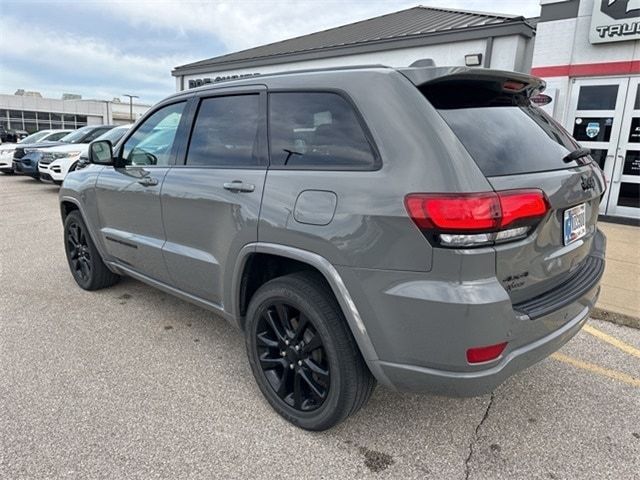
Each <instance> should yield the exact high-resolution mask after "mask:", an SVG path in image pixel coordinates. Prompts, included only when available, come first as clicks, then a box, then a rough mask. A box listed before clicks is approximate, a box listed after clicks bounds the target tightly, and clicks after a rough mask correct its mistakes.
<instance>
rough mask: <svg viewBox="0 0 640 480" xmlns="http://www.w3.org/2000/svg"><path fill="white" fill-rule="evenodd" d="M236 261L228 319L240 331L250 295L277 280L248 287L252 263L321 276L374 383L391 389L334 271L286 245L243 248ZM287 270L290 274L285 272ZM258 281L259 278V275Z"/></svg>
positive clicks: (321, 259) (319, 258)
mask: <svg viewBox="0 0 640 480" xmlns="http://www.w3.org/2000/svg"><path fill="white" fill-rule="evenodd" d="M257 255H261V256H257ZM268 259H270V260H268ZM237 260H238V261H237V263H236V266H235V268H236V271H235V274H234V277H233V282H232V285H233V287H232V289H231V294H230V297H227V300H228V302H230V303H229V304H233V309H232V311H231V316H232V317H233V318H234V319H235V322H236V324H237V325H238V326H239V327H240V328H241V329H242V330H244V328H245V322H246V318H245V314H246V308H247V306H248V305H249V302H250V301H251V296H252V293H255V291H256V290H257V289H258V288H260V286H261V285H263V284H264V283H265V282H267V281H269V280H271V279H273V278H277V276H273V277H262V279H263V280H264V281H259V282H257V284H251V283H250V282H251V279H252V277H251V274H252V273H253V274H255V272H256V270H254V268H255V267H257V266H260V264H259V263H255V262H256V261H262V262H264V261H275V262H282V263H283V264H284V265H286V267H284V266H283V267H279V268H282V270H281V271H284V272H285V273H283V275H287V274H291V273H295V272H300V271H309V272H311V273H315V274H317V275H319V276H320V278H321V280H322V282H323V283H324V284H326V286H327V288H328V289H329V291H330V292H331V294H332V295H333V296H334V298H335V299H336V301H337V303H338V306H339V308H340V309H341V310H342V313H343V316H344V318H345V320H346V322H347V327H348V329H349V330H350V331H351V333H352V335H353V337H354V339H355V341H356V343H357V345H358V348H359V349H360V353H361V354H362V357H363V358H364V360H365V362H366V363H367V366H368V367H369V370H370V371H371V373H373V375H374V376H375V377H376V379H377V380H378V381H379V382H380V383H382V384H383V385H388V386H389V385H391V383H390V381H389V380H388V379H387V377H386V375H385V374H384V372H383V371H382V369H381V368H380V366H379V363H378V359H379V357H378V355H377V353H376V351H375V348H374V346H373V343H372V342H371V339H370V338H369V334H368V333H367V329H366V327H365V325H364V322H363V321H362V318H361V317H360V314H359V312H358V309H357V307H356V305H355V303H354V301H353V299H352V298H351V295H350V293H349V291H348V290H347V287H346V286H345V284H344V282H343V281H342V278H341V277H340V275H339V274H338V272H337V270H336V269H335V267H334V266H333V265H332V264H331V263H330V262H329V261H328V260H327V259H326V258H324V257H322V256H320V255H318V254H317V253H313V252H310V251H307V250H302V249H298V248H295V247H289V246H286V245H279V244H271V243H255V244H249V245H246V246H245V247H244V248H243V250H242V251H241V252H240V255H239V256H238V259H237ZM287 269H289V270H288V271H287ZM258 278H261V277H260V276H259V275H258ZM254 289H255V290H254ZM243 302H244V303H243Z"/></svg>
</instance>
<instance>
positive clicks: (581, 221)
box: [564, 203, 587, 245]
mask: <svg viewBox="0 0 640 480" xmlns="http://www.w3.org/2000/svg"><path fill="white" fill-rule="evenodd" d="M585 233H587V222H586V207H585V204H584V203H583V204H582V205H576V206H575V207H573V208H569V209H568V210H565V211H564V244H565V245H569V244H570V243H573V242H575V241H576V240H578V239H580V238H582V237H584V235H585Z"/></svg>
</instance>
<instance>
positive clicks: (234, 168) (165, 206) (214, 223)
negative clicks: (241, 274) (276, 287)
mask: <svg viewBox="0 0 640 480" xmlns="http://www.w3.org/2000/svg"><path fill="white" fill-rule="evenodd" d="M264 91H265V89H264V87H250V88H249V89H248V90H247V89H246V88H243V89H237V88H236V89H229V90H226V89H225V91H220V92H219V93H217V94H216V96H212V97H207V98H202V99H201V100H200V104H199V105H198V110H197V113H196V117H195V120H194V124H193V131H192V133H191V139H190V141H189V146H188V149H187V153H186V157H185V159H184V161H183V162H179V163H183V165H182V166H175V167H173V168H172V169H171V171H170V172H169V173H168V174H167V176H166V179H165V182H164V185H163V188H162V194H161V204H162V215H163V220H164V226H165V232H166V243H165V245H164V248H163V253H164V258H165V262H166V265H167V268H168V271H169V274H170V277H171V282H172V284H173V285H175V286H176V287H177V288H179V289H180V290H183V291H184V292H186V293H189V294H191V295H195V296H197V297H200V298H203V299H205V300H207V301H209V302H213V303H216V304H218V305H220V306H223V294H224V292H223V285H224V283H225V282H224V281H223V278H225V276H226V275H227V274H229V276H230V273H229V272H230V271H232V270H233V268H234V266H235V260H236V257H237V254H238V252H239V251H240V249H242V247H244V246H245V245H246V244H248V243H251V242H255V241H256V240H257V239H258V217H259V214H260V203H261V200H262V190H263V186H264V180H265V176H266V164H267V149H266V118H265V111H266V95H265V94H264V93H263V92H264ZM261 92H262V93H261Z"/></svg>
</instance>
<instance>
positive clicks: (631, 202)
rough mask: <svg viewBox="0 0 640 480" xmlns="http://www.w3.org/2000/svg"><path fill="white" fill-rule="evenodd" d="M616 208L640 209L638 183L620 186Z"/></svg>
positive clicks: (639, 187) (624, 183)
mask: <svg viewBox="0 0 640 480" xmlns="http://www.w3.org/2000/svg"><path fill="white" fill-rule="evenodd" d="M618 206H620V207H633V208H640V183H626V182H622V183H621V184H620V193H619V194H618Z"/></svg>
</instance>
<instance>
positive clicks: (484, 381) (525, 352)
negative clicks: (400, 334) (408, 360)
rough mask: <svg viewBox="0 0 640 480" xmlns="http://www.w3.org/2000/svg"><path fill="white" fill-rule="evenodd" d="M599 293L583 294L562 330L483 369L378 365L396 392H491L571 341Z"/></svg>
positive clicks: (593, 291)
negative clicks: (576, 311) (575, 312)
mask: <svg viewBox="0 0 640 480" xmlns="http://www.w3.org/2000/svg"><path fill="white" fill-rule="evenodd" d="M599 293H600V287H599V286H597V287H595V288H594V289H593V290H592V291H590V292H589V293H588V294H587V295H585V296H584V302H586V305H585V306H584V308H583V309H582V310H581V311H580V313H579V314H578V315H576V316H575V317H574V318H572V319H571V320H570V321H568V322H567V323H565V324H564V325H563V326H562V327H561V328H559V329H558V330H556V331H554V332H553V333H551V334H549V335H547V336H545V337H542V338H540V339H538V340H536V341H534V342H532V343H530V344H527V345H523V346H522V347H520V348H517V349H515V350H512V351H510V352H509V353H508V354H507V355H504V356H503V357H502V358H501V359H500V361H499V363H497V364H495V365H492V366H491V367H490V368H486V369H484V370H479V371H475V372H456V371H447V370H438V369H433V368H424V367H418V366H415V365H402V364H397V363H391V362H384V361H380V362H378V364H379V366H380V368H381V369H382V371H383V372H384V374H385V375H386V377H387V378H388V379H389V380H390V381H391V382H392V384H393V387H394V388H396V389H398V390H404V391H414V392H429V393H433V394H438V395H448V396H462V397H468V396H476V395H483V394H486V393H489V392H491V391H492V390H494V389H495V388H496V387H497V386H498V385H500V384H501V383H502V382H504V381H505V380H506V379H507V378H509V377H510V376H512V375H513V374H515V373H517V372H519V371H521V370H524V369H526V368H528V367H530V366H531V365H533V364H535V363H537V362H539V361H540V360H543V359H544V358H546V357H548V356H549V355H551V354H552V353H553V352H555V351H556V350H558V349H559V348H560V347H562V346H563V345H564V344H565V343H567V342H568V341H569V340H571V338H573V336H574V335H575V334H576V333H578V332H579V331H580V329H581V328H582V326H583V325H584V324H585V323H586V321H587V319H588V318H589V312H590V311H591V309H592V308H593V306H594V305H595V303H596V301H597V299H598V294H599ZM540 320H541V321H544V320H543V319H540ZM536 321H537V320H536Z"/></svg>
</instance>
